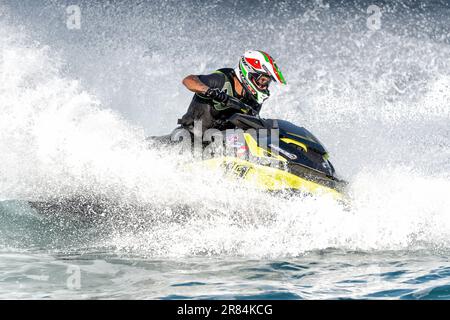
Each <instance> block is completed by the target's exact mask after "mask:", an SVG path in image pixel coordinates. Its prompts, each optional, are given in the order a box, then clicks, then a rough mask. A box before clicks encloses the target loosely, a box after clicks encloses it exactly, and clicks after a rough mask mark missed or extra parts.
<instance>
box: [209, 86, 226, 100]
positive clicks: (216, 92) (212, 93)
mask: <svg viewBox="0 0 450 320" xmlns="http://www.w3.org/2000/svg"><path fill="white" fill-rule="evenodd" d="M205 97H207V98H211V99H213V100H214V101H217V102H221V103H226V102H227V101H228V95H227V93H226V92H224V91H221V90H220V89H218V88H208V90H206V92H205Z"/></svg>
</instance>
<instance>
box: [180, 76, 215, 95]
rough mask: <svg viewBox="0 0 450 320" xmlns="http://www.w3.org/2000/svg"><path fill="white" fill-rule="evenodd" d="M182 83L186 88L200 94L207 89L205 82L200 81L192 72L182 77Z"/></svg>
mask: <svg viewBox="0 0 450 320" xmlns="http://www.w3.org/2000/svg"><path fill="white" fill-rule="evenodd" d="M183 85H184V86H185V87H186V88H188V90H190V91H192V92H195V93H200V94H205V92H206V90H208V89H209V87H208V86H207V85H206V84H204V83H203V82H201V81H200V79H199V77H198V76H196V75H193V74H191V75H189V76H187V77H186V78H184V79H183Z"/></svg>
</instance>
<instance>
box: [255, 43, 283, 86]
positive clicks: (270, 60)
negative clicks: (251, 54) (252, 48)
mask: <svg viewBox="0 0 450 320" xmlns="http://www.w3.org/2000/svg"><path fill="white" fill-rule="evenodd" d="M260 52H261V53H262V54H264V55H265V56H266V57H267V59H269V63H270V65H271V66H272V69H273V71H274V72H275V75H276V76H277V78H278V81H279V82H282V81H281V78H280V75H279V74H278V71H277V68H275V65H274V63H273V59H272V57H271V56H270V55H268V54H267V53H265V52H264V51H260Z"/></svg>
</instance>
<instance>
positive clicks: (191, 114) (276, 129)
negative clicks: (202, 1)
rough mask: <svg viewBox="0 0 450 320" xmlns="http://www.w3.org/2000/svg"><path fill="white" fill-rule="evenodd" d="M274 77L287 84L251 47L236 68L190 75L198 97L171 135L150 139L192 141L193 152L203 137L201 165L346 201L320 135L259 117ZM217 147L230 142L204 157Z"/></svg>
mask: <svg viewBox="0 0 450 320" xmlns="http://www.w3.org/2000/svg"><path fill="white" fill-rule="evenodd" d="M272 81H275V82H277V83H280V84H286V81H285V80H284V77H283V75H282V73H281V71H280V70H279V69H278V67H277V65H276V63H275V61H274V59H273V58H272V57H271V56H269V55H268V54H267V53H265V52H263V51H246V52H245V53H244V55H243V56H242V57H241V59H240V61H239V65H238V67H237V68H236V69H231V68H224V69H219V70H217V71H215V72H214V73H212V74H209V75H198V76H195V75H189V76H187V77H186V78H184V79H183V84H184V85H185V86H186V87H187V88H188V89H189V90H191V91H193V92H194V93H195V95H194V97H193V99H192V102H191V104H190V105H189V108H188V111H187V112H186V114H185V115H184V116H183V117H182V118H181V119H179V120H178V123H179V124H180V125H181V126H180V127H179V128H177V129H175V130H174V131H173V132H172V134H170V135H167V136H162V137H150V138H149V139H148V140H150V141H151V142H152V144H153V143H154V142H157V143H158V144H162V145H167V144H169V145H173V144H175V145H178V144H179V143H180V142H182V143H184V142H188V145H187V149H189V150H192V144H191V142H192V141H194V149H195V146H196V143H195V141H198V140H201V143H200V144H199V145H200V148H203V149H202V152H203V155H204V157H203V159H202V160H203V161H201V164H202V165H205V166H206V167H208V168H210V169H223V170H224V171H225V172H226V173H227V174H230V175H231V176H232V177H238V178H240V179H243V180H246V181H250V182H251V183H253V184H255V185H257V186H258V187H261V188H262V189H264V190H270V191H285V190H289V191H301V192H303V193H307V194H322V193H327V194H331V195H332V196H333V197H334V198H336V199H338V200H341V199H343V195H342V193H341V192H342V191H343V188H344V187H345V185H346V182H345V181H343V180H340V179H339V178H337V177H336V173H335V170H334V168H333V165H332V164H331V162H330V161H329V160H328V152H327V151H326V149H325V148H324V147H323V145H322V144H321V143H320V141H319V140H318V139H317V138H316V137H314V136H313V135H312V134H311V133H310V132H309V131H308V130H306V129H305V128H302V127H298V126H296V125H294V124H292V123H290V122H287V121H284V120H277V119H262V118H261V117H260V116H259V111H260V110H261V106H262V104H263V102H264V101H266V100H267V99H268V97H269V95H270V93H269V85H270V83H271V82H272ZM200 124H201V125H200ZM214 129H217V130H214ZM211 131H216V132H215V133H214V139H212V137H213V136H212V135H210V134H209V133H210V132H211ZM217 131H219V132H218V135H217ZM218 137H219V138H220V139H217V138H218ZM205 141H206V142H207V143H206V144H205ZM218 141H219V142H218ZM210 142H211V143H210ZM217 142H218V143H217ZM208 143H209V144H208ZM211 146H213V147H212V148H211ZM217 146H219V147H220V146H225V150H226V152H225V153H223V152H216V151H212V152H211V154H214V156H213V157H209V156H206V157H205V154H208V153H210V152H209V151H210V150H217V149H216V147H217ZM219 149H220V148H219ZM230 149H231V152H229V151H230ZM205 151H208V152H205ZM205 158H207V159H205Z"/></svg>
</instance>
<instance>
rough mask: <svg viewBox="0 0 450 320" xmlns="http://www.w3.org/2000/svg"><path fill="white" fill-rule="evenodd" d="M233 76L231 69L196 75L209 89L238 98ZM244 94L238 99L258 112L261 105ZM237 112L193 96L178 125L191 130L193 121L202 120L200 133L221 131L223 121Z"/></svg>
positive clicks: (220, 104) (199, 96) (223, 105)
mask: <svg viewBox="0 0 450 320" xmlns="http://www.w3.org/2000/svg"><path fill="white" fill-rule="evenodd" d="M234 76H235V73H234V70H233V69H231V68H223V69H219V70H217V71H215V72H214V73H212V74H209V75H198V78H199V79H200V81H201V82H203V83H204V84H205V85H207V86H208V87H210V88H218V89H221V90H223V91H226V93H227V94H228V95H229V96H232V97H238V94H237V93H236V90H235V88H234ZM244 92H245V94H244V97H239V100H241V101H242V102H243V103H245V104H247V105H249V106H251V107H252V108H253V109H255V110H256V111H257V112H259V111H260V110H261V105H260V104H259V103H257V102H256V101H255V100H253V99H252V98H251V97H250V96H249V95H248V94H247V93H246V91H245V90H244ZM238 112H239V111H238V110H236V109H232V108H229V107H227V106H226V104H223V103H219V102H216V101H213V100H212V99H210V98H206V97H204V96H202V95H200V94H195V95H194V97H193V98H192V101H191V104H190V105H189V108H188V110H187V112H186V114H185V115H184V116H183V117H182V118H181V119H179V120H178V124H180V125H182V126H183V127H185V128H188V129H189V130H192V128H193V126H194V121H198V120H202V132H205V130H207V129H210V128H217V129H219V130H222V129H224V127H223V125H224V120H226V119H228V118H229V117H230V116H231V115H233V114H235V113H238Z"/></svg>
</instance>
